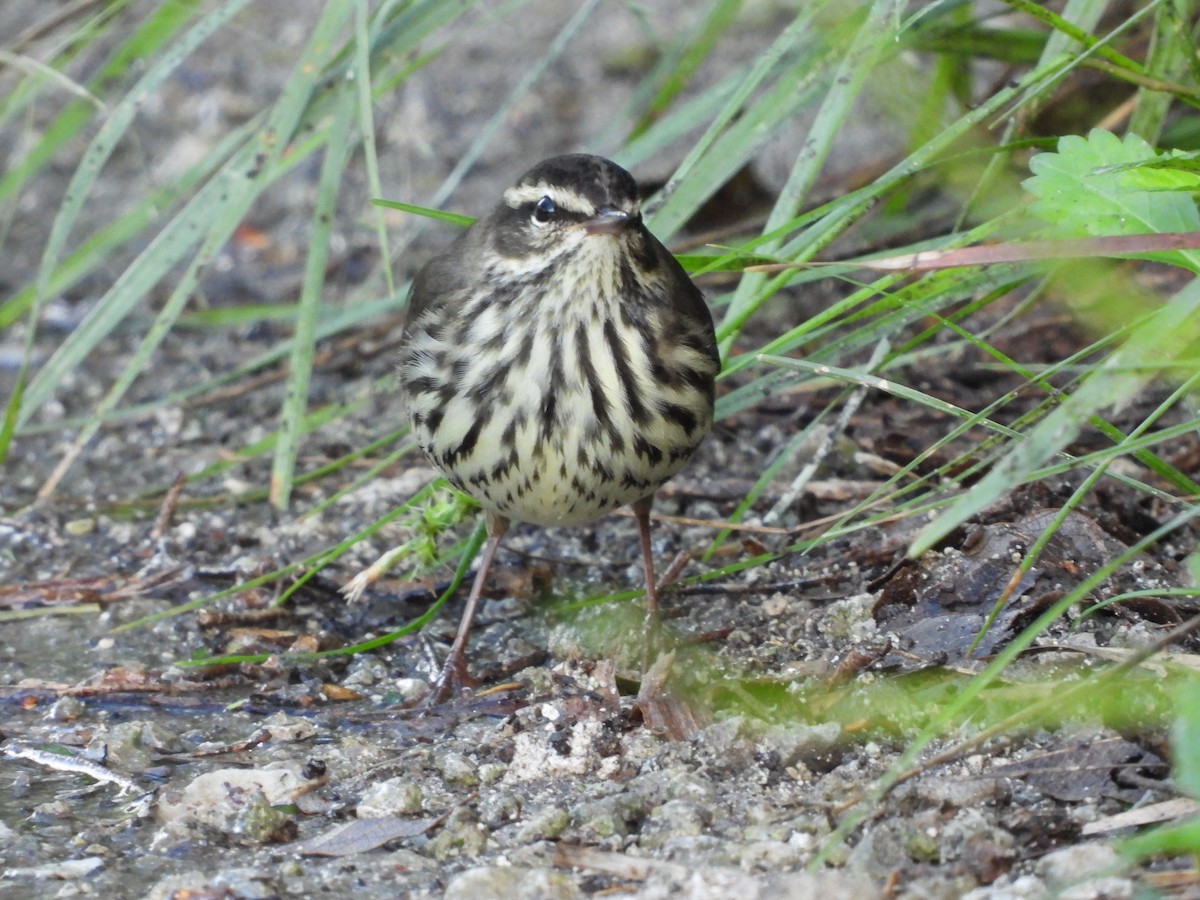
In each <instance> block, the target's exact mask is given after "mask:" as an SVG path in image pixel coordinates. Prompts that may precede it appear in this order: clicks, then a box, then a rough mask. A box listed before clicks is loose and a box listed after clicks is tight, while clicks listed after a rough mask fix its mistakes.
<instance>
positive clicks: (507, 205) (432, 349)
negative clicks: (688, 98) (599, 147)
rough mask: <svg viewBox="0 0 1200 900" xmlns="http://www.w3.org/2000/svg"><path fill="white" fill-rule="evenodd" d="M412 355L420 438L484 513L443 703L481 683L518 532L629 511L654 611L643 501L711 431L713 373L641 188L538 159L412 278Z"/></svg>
mask: <svg viewBox="0 0 1200 900" xmlns="http://www.w3.org/2000/svg"><path fill="white" fill-rule="evenodd" d="M401 347H402V349H401V363H400V372H401V382H402V387H403V390H404V392H405V394H406V395H407V400H408V410H409V416H410V418H411V421H412V429H413V434H414V435H415V436H416V439H417V441H418V443H419V444H420V445H421V449H422V450H424V451H425V454H426V455H427V456H428V457H429V459H430V461H431V462H432V463H433V465H434V466H435V467H436V468H437V469H438V470H439V471H440V472H441V473H442V474H443V475H445V476H446V478H447V479H448V480H449V481H450V483H451V484H453V485H454V486H455V487H456V488H458V489H459V490H461V491H463V492H465V493H466V494H468V495H469V496H471V497H472V498H474V499H475V500H476V501H478V503H479V504H480V505H481V506H482V507H483V509H484V511H485V512H486V514H487V532H488V541H487V544H486V546H485V548H484V552H483V557H482V562H481V563H480V565H479V570H478V573H477V574H476V577H475V583H474V585H473V586H472V588H471V593H470V596H469V598H468V600H467V605H466V610H465V611H464V613H463V617H462V622H461V624H460V625H459V628H458V633H457V635H456V637H455V640H454V644H453V646H452V647H451V650H450V655H449V658H448V659H447V661H446V665H445V668H444V669H443V670H442V673H441V675H440V677H439V679H438V681H437V683H436V684H435V685H434V689H433V695H432V698H433V699H435V700H444V699H446V698H447V697H449V696H450V695H451V694H452V693H454V692H455V691H456V690H457V689H459V688H461V687H462V686H464V685H466V684H469V683H470V679H469V678H468V676H467V666H466V646H467V635H468V631H469V629H470V626H471V620H472V619H473V617H474V615H475V610H476V608H477V606H478V604H479V598H480V595H481V593H482V590H483V586H484V583H485V581H486V579H487V575H488V570H489V568H490V567H491V564H492V560H493V558H494V557H495V554H496V550H497V548H498V546H499V544H500V540H501V538H502V537H503V536H504V533H505V531H506V530H507V529H508V526H509V523H510V521H512V520H517V521H522V522H532V523H535V524H538V525H577V524H581V523H585V522H591V521H593V520H594V519H597V518H599V517H601V516H603V515H605V514H607V513H609V512H612V511H613V510H615V509H617V508H618V507H621V506H624V505H627V504H628V505H631V506H632V507H633V510H634V513H635V514H636V517H637V522H638V526H639V529H640V532H641V545H642V559H643V564H644V567H645V575H646V597H647V606H648V608H649V610H650V612H651V614H654V613H656V611H657V594H656V589H655V578H654V562H653V557H652V553H651V548H650V505H651V502H652V500H653V498H654V492H655V491H656V490H657V489H658V488H659V487H660V486H661V485H662V484H663V483H664V482H665V481H666V480H667V479H669V478H670V477H671V476H672V475H674V474H675V473H676V472H678V471H679V470H680V469H681V468H682V467H683V465H684V464H685V463H686V462H687V461H688V458H689V457H690V456H691V455H692V453H693V451H695V449H696V447H697V446H698V445H699V444H700V442H701V440H702V439H703V438H704V435H705V434H706V433H707V432H708V430H709V428H710V427H711V426H712V416H713V382H714V379H715V377H716V375H717V371H718V369H719V368H720V361H719V357H718V354H717V343H716V338H715V336H714V333H713V322H712V316H711V315H710V313H709V311H708V307H707V306H706V305H705V302H704V298H703V296H702V295H701V294H700V291H699V290H698V289H697V288H696V286H695V285H694V284H693V283H692V281H691V279H690V278H689V277H688V275H687V273H686V272H685V271H684V270H683V268H682V267H681V266H680V265H679V263H678V262H676V260H675V258H674V257H673V256H672V255H671V254H670V252H669V251H668V250H667V249H666V248H665V247H664V246H663V245H662V244H661V243H659V241H658V240H657V239H656V238H655V237H654V235H652V234H651V233H650V232H649V231H648V230H647V229H646V226H645V225H644V224H643V223H642V218H641V214H640V211H639V208H638V191H637V184H636V183H635V182H634V180H633V177H632V176H631V175H630V174H629V173H628V172H626V171H625V170H624V169H622V168H621V167H620V166H618V165H616V164H615V163H612V162H610V161H609V160H607V159H603V158H601V157H599V156H589V155H585V154H572V155H567V156H555V157H552V158H550V159H547V160H544V161H542V162H540V163H538V164H537V165H536V166H534V167H533V168H532V169H530V170H529V171H528V172H526V173H525V174H524V175H523V176H521V178H520V179H519V180H518V181H517V182H516V184H514V185H513V186H512V187H510V188H508V189H507V190H506V191H505V192H504V197H503V199H502V200H501V202H500V203H499V204H498V205H497V206H496V208H495V209H493V210H492V211H491V212H490V213H489V214H488V215H486V216H484V217H483V218H481V219H479V220H478V221H476V222H475V224H474V225H472V226H471V227H470V228H469V229H467V230H466V231H465V232H464V233H463V234H461V235H460V236H459V237H458V238H457V239H456V240H455V241H454V242H453V243H452V244H451V245H450V246H449V247H448V248H447V249H446V250H445V252H443V253H442V254H441V255H439V256H437V257H435V258H434V259H432V260H430V261H429V262H428V263H427V264H426V265H425V267H424V268H423V269H422V270H421V272H420V273H419V274H418V275H417V277H416V279H415V280H414V281H413V285H412V291H411V293H410V294H409V300H408V317H407V321H406V323H405V326H404V334H403V340H402V344H401Z"/></svg>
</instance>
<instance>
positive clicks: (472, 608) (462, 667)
mask: <svg viewBox="0 0 1200 900" xmlns="http://www.w3.org/2000/svg"><path fill="white" fill-rule="evenodd" d="M506 531H508V519H506V518H505V517H504V516H501V515H497V514H495V513H488V514H487V534H488V539H487V544H486V545H484V548H483V557H482V558H481V559H480V561H479V571H478V572H476V573H475V583H474V584H472V585H471V594H470V596H468V597H467V606H466V609H464V610H463V615H462V619H461V620H460V621H459V623H458V632H457V633H456V634H455V635H454V643H453V644H452V645H451V646H450V655H449V656H447V657H446V664H445V665H444V666H443V667H442V672H441V674H440V675H438V678H437V681H435V682H434V683H433V690H432V691H431V692H430V694H429V696H428V698H426V702H427V703H442V702H444V701H446V700H449V699H450V697H451V696H452V695H454V694H457V693H458V692H459V691H460V690H461V689H462V688H464V687H469V686H471V685H472V684H474V682H473V680H472V679H471V676H470V675H468V674H467V640H468V639H469V637H470V633H471V622H472V621H473V620H474V619H475V612H476V610H478V608H479V598H480V597H481V596H482V595H483V585H484V583H485V582H486V581H487V576H488V571H489V570H490V569H491V568H492V560H493V559H495V557H496V551H497V550H498V549H499V548H500V540H501V538H503V537H504V533H505V532H506Z"/></svg>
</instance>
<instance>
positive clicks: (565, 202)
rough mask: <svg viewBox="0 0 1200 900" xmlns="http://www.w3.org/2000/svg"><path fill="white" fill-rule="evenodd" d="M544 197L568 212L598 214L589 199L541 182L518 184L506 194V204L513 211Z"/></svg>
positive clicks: (560, 186) (559, 186)
mask: <svg viewBox="0 0 1200 900" xmlns="http://www.w3.org/2000/svg"><path fill="white" fill-rule="evenodd" d="M543 197H549V198H550V199H551V200H553V201H554V203H555V205H556V206H561V207H562V208H563V209H565V210H566V211H567V212H573V213H582V214H583V215H585V216H591V215H595V213H596V207H595V206H594V205H593V204H592V202H591V201H590V200H588V199H587V197H585V196H583V195H582V194H579V193H576V192H575V191H573V190H571V189H570V188H564V187H563V186H562V185H550V184H547V183H546V182H544V181H539V182H538V183H537V184H518V185H516V186H515V187H510V188H509V189H508V190H507V191H505V192H504V202H505V203H507V204H508V205H509V206H511V207H512V208H513V209H517V208H518V207H521V206H524V205H525V204H526V203H537V202H538V201H539V200H541V199H542V198H543Z"/></svg>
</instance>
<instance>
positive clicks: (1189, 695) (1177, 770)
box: [1171, 681, 1200, 846]
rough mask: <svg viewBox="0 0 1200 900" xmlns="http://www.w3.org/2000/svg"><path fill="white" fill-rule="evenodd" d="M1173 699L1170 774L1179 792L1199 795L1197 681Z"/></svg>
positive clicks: (1199, 694)
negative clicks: (1173, 716) (1174, 705)
mask: <svg viewBox="0 0 1200 900" xmlns="http://www.w3.org/2000/svg"><path fill="white" fill-rule="evenodd" d="M1175 699H1176V704H1177V705H1176V708H1175V721H1174V723H1173V724H1172V726H1171V746H1172V747H1173V748H1174V752H1173V753H1172V755H1171V759H1172V760H1173V762H1174V767H1173V768H1174V771H1173V773H1172V776H1173V778H1174V780H1175V786H1176V787H1177V788H1179V791H1180V793H1183V794H1187V795H1188V796H1189V797H1191V798H1193V799H1200V685H1197V683H1196V682H1195V681H1192V682H1190V683H1188V684H1186V685H1184V686H1183V687H1182V688H1181V689H1180V690H1179V691H1178V692H1177V693H1176V698H1175ZM1197 846H1200V844H1198V845H1197Z"/></svg>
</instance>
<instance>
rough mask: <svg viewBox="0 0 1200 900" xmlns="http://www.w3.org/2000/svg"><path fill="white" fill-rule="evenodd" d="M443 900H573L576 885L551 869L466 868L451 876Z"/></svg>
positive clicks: (577, 894) (576, 891)
mask: <svg viewBox="0 0 1200 900" xmlns="http://www.w3.org/2000/svg"><path fill="white" fill-rule="evenodd" d="M443 896H444V897H445V900H573V898H575V897H578V896H580V894H579V888H577V887H576V886H575V882H573V881H572V880H571V879H570V877H569V876H567V875H565V874H564V873H562V872H557V871H555V870H553V869H519V868H515V867H501V866H488V867H482V866H481V867H479V868H476V869H467V870H466V871H465V872H460V873H459V874H458V875H455V876H454V877H453V878H452V879H450V883H449V884H448V885H446V893H445V894H444V895H443Z"/></svg>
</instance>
